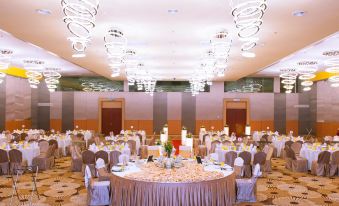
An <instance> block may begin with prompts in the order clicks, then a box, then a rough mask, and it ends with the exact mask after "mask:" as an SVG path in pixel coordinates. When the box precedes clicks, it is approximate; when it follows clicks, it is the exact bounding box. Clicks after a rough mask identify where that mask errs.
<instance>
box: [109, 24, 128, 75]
mask: <svg viewBox="0 0 339 206" xmlns="http://www.w3.org/2000/svg"><path fill="white" fill-rule="evenodd" d="M104 41H105V47H106V52H107V56H108V60H109V66H110V67H111V70H112V75H111V76H112V77H118V76H119V75H120V68H121V66H122V64H123V58H124V56H125V54H126V46H127V39H126V38H125V36H124V33H123V32H122V31H121V30H120V29H119V28H115V27H112V28H110V29H109V30H108V32H107V34H106V35H105V37H104Z"/></svg>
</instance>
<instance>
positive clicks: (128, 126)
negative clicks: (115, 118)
mask: <svg viewBox="0 0 339 206" xmlns="http://www.w3.org/2000/svg"><path fill="white" fill-rule="evenodd" d="M131 126H133V129H134V130H139V120H125V127H124V130H129V129H131Z"/></svg>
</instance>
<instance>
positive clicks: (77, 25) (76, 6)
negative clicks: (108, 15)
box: [61, 0, 99, 57]
mask: <svg viewBox="0 0 339 206" xmlns="http://www.w3.org/2000/svg"><path fill="white" fill-rule="evenodd" d="M61 5H62V11H63V13H64V14H65V17H64V18H63V20H64V22H65V23H66V25H67V28H68V30H69V31H70V32H71V34H72V35H73V36H72V37H69V38H68V40H69V41H71V43H72V48H73V49H74V51H75V53H74V54H73V55H72V56H73V57H85V56H86V54H85V50H86V48H87V44H88V43H89V42H90V39H91V32H92V30H93V28H94V27H95V16H96V15H97V13H98V8H99V0H61Z"/></svg>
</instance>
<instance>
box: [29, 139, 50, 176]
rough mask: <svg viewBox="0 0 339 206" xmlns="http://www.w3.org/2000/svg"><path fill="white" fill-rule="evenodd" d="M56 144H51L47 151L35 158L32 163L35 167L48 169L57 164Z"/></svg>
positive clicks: (42, 169) (41, 169)
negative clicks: (55, 159)
mask: <svg viewBox="0 0 339 206" xmlns="http://www.w3.org/2000/svg"><path fill="white" fill-rule="evenodd" d="M54 153H55V145H54V144H52V145H50V146H49V148H48V150H47V152H46V153H43V154H40V155H39V156H37V157H34V158H33V161H32V165H33V167H34V168H36V167H37V168H38V169H39V170H40V171H44V170H48V169H50V168H52V167H53V166H54V165H55V161H54Z"/></svg>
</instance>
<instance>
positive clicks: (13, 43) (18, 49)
mask: <svg viewBox="0 0 339 206" xmlns="http://www.w3.org/2000/svg"><path fill="white" fill-rule="evenodd" d="M0 49H10V50H12V51H13V57H12V60H11V65H12V66H16V67H19V68H24V65H23V60H25V59H38V60H42V61H43V62H44V67H45V68H59V69H60V70H58V72H59V73H60V74H62V75H64V76H78V75H86V76H93V75H94V74H93V73H92V72H90V71H88V70H86V69H83V68H81V67H79V66H77V65H75V64H73V63H71V62H69V61H67V60H64V59H63V58H60V57H59V56H57V55H56V54H54V53H52V52H49V51H46V50H44V49H42V48H40V47H38V46H36V45H34V44H32V43H29V42H25V41H22V40H20V39H17V38H15V37H13V36H12V35H11V34H9V33H6V32H4V31H2V30H0Z"/></svg>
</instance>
